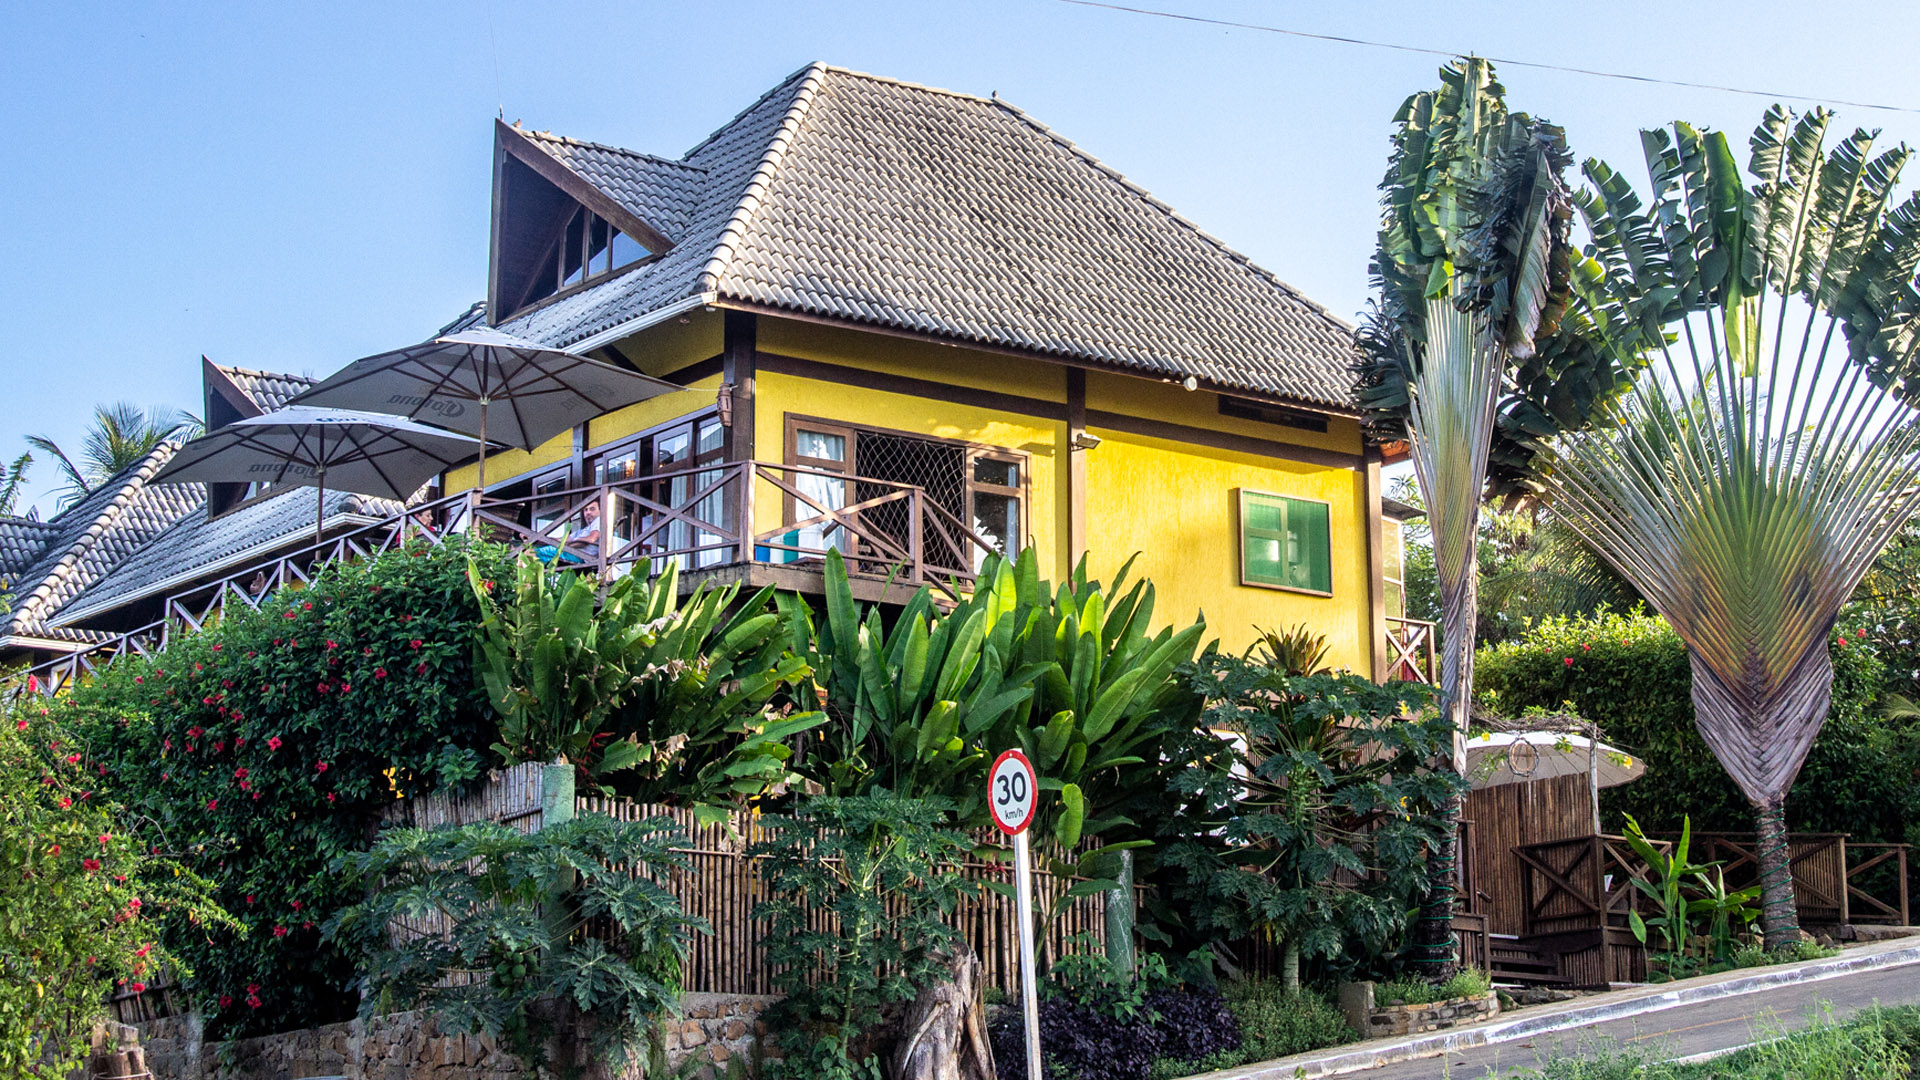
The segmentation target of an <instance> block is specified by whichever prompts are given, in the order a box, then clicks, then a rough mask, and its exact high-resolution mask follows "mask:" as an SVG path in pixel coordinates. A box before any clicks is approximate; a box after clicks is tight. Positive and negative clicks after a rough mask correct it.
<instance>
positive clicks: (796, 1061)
mask: <svg viewBox="0 0 1920 1080" xmlns="http://www.w3.org/2000/svg"><path fill="white" fill-rule="evenodd" d="M952 810H953V807H952V805H951V804H950V803H948V802H946V801H945V800H943V799H907V798H902V797H900V796H898V795H893V794H891V793H888V792H885V791H881V792H877V793H875V794H871V795H856V796H817V797H814V798H811V799H808V800H806V801H805V802H803V803H801V804H800V805H799V806H798V807H797V808H795V809H794V811H793V812H792V813H790V814H785V815H769V816H767V817H766V818H764V819H762V820H763V823H764V824H765V825H766V827H767V828H768V829H769V830H770V832H771V835H770V836H769V837H768V839H766V840H765V841H763V842H761V843H758V844H755V845H754V846H753V847H751V848H749V849H748V854H749V855H752V856H755V857H759V858H762V859H764V860H765V861H764V862H763V863H762V864H761V879H762V880H763V881H764V882H765V883H766V886H767V891H768V893H769V894H771V896H772V899H770V900H768V901H766V902H765V903H763V904H761V905H760V906H759V907H758V908H756V909H755V910H754V913H753V917H754V918H755V919H760V920H765V922H764V925H765V926H766V933H765V936H764V937H763V938H762V939H761V940H762V941H763V942H764V943H765V946H766V953H765V956H766V964H767V965H768V966H769V967H771V968H772V969H773V970H774V972H775V975H774V984H775V986H776V987H777V988H778V989H779V990H780V991H781V992H782V993H784V994H785V995H786V997H785V998H784V999H782V1000H781V1001H780V1002H779V1003H778V1004H776V1005H775V1006H774V1008H773V1010H772V1011H771V1012H770V1013H769V1014H768V1017H767V1020H768V1024H769V1026H770V1027H772V1028H773V1029H774V1030H777V1031H778V1032H779V1040H780V1047H781V1050H782V1051H783V1053H784V1054H785V1058H784V1059H783V1060H782V1062H781V1063H780V1064H779V1065H778V1066H776V1067H775V1071H774V1075H775V1076H779V1077H794V1078H796V1080H799V1078H805V1080H815V1078H820V1080H852V1078H854V1077H867V1076H873V1075H877V1074H878V1071H879V1069H880V1062H881V1060H882V1059H883V1053H884V1051H885V1049H886V1048H885V1047H884V1046H881V1045H879V1043H878V1036H879V1029H880V1027H881V1024H882V1021H883V1020H884V1018H885V1015H884V1014H885V1013H886V1011H887V1010H888V1009H889V1008H890V1007H892V1006H896V1005H898V1004H900V1003H902V1002H907V1001H911V1000H912V999H913V997H914V996H915V995H916V994H917V993H918V992H919V990H920V988H921V987H923V986H927V985H930V984H931V983H933V982H935V981H937V980H941V979H945V978H947V968H946V965H945V964H944V963H943V960H942V955H943V954H944V953H945V952H947V951H948V950H950V949H953V948H955V947H956V946H958V947H964V942H963V939H962V938H961V936H960V933H959V931H957V930H955V929H953V928H952V927H951V926H948V925H947V924H946V922H945V921H944V917H945V916H946V915H948V914H950V913H951V912H952V911H953V910H954V908H955V907H956V906H957V905H958V904H959V902H960V899H961V898H962V897H965V896H971V895H975V894H977V892H978V891H979V887H978V886H977V885H974V884H973V883H971V882H968V881H966V880H965V879H963V878H962V877H961V874H960V870H961V864H962V861H963V860H964V859H965V858H966V856H967V853H968V852H969V851H971V850H972V847H973V844H972V841H971V840H969V839H968V838H967V836H966V834H964V833H961V832H958V831H955V830H953V829H951V828H949V827H948V824H949V821H950V820H951V815H952ZM822 912H829V913H831V918H830V919H828V920H827V924H826V925H825V926H822V925H821V921H820V915H821V913H822Z"/></svg>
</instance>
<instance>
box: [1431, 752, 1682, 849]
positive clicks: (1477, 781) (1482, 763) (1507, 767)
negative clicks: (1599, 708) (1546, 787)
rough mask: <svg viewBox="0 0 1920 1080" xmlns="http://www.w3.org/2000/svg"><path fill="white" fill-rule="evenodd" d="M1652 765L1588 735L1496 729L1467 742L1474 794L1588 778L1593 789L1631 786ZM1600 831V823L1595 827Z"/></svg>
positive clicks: (1468, 770)
mask: <svg viewBox="0 0 1920 1080" xmlns="http://www.w3.org/2000/svg"><path fill="white" fill-rule="evenodd" d="M1646 772H1647V763H1646V761H1645V760H1644V759H1642V758H1636V757H1634V756H1633V755H1631V754H1629V753H1627V752H1626V751H1624V750H1619V749H1616V748H1615V747H1611V746H1608V745H1607V744H1606V743H1597V742H1594V741H1593V740H1592V739H1589V738H1587V737H1586V736H1585V735H1573V734H1566V733H1562V732H1558V731H1496V732H1488V733H1485V734H1481V735H1475V736H1474V737H1472V738H1470V739H1468V740H1467V772H1466V775H1467V776H1468V777H1469V778H1470V780H1471V782H1472V785H1473V788H1474V790H1476V791H1477V790H1479V789H1481V788H1490V787H1499V786H1500V785H1501V784H1521V783H1526V782H1527V781H1530V780H1548V779H1552V778H1553V777H1556V776H1581V775H1584V776H1587V777H1588V778H1589V779H1590V780H1591V782H1592V784H1593V789H1594V791H1596V792H1598V791H1599V790H1600V789H1601V788H1610V787H1619V786H1620V785H1621V784H1627V783H1632V782H1633V781H1635V780H1638V779H1640V777H1642V776H1644V775H1646ZM1595 829H1596V831H1598V823H1597V822H1596V824H1595Z"/></svg>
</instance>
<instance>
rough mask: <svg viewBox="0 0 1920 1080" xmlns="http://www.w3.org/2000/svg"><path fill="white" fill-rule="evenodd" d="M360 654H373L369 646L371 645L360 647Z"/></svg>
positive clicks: (371, 647)
mask: <svg viewBox="0 0 1920 1080" xmlns="http://www.w3.org/2000/svg"><path fill="white" fill-rule="evenodd" d="M360 655H361V656H372V655H373V646H371V645H369V646H367V647H366V648H364V649H361V650H360Z"/></svg>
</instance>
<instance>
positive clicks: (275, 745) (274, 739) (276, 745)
mask: <svg viewBox="0 0 1920 1080" xmlns="http://www.w3.org/2000/svg"><path fill="white" fill-rule="evenodd" d="M267 749H269V750H278V749H280V736H278V735H269V736H267Z"/></svg>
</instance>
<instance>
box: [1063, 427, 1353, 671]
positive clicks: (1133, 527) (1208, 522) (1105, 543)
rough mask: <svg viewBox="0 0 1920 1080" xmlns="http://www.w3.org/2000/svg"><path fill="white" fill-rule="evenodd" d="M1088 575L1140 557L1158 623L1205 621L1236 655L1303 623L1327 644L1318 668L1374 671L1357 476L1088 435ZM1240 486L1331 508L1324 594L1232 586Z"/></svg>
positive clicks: (1110, 434) (1135, 438)
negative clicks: (1092, 441) (1091, 443)
mask: <svg viewBox="0 0 1920 1080" xmlns="http://www.w3.org/2000/svg"><path fill="white" fill-rule="evenodd" d="M1088 430H1089V431H1090V432H1092V433H1093V434H1095V435H1098V436H1100V438H1101V443H1100V445H1099V446H1098V447H1097V448H1095V449H1093V450H1091V451H1088V452H1087V487H1088V490H1089V493H1090V494H1089V496H1088V498H1087V549H1088V559H1087V563H1088V568H1089V570H1090V572H1092V573H1093V574H1095V575H1096V576H1099V577H1103V578H1110V577H1111V576H1112V575H1113V574H1114V573H1115V572H1116V571H1118V570H1119V568H1120V566H1121V564H1123V563H1124V562H1125V561H1126V560H1127V558H1128V557H1129V556H1131V555H1132V554H1133V553H1134V552H1136V551H1137V552H1139V553H1140V557H1139V558H1138V559H1137V560H1136V561H1135V562H1134V564H1133V571H1134V573H1135V574H1138V575H1141V576H1144V577H1146V578H1148V579H1149V580H1151V581H1152V582H1153V584H1154V590H1155V593H1156V601H1157V608H1156V612H1155V614H1156V617H1157V620H1158V621H1160V622H1161V623H1163V624H1164V623H1165V622H1167V621H1169V620H1175V619H1177V620H1180V621H1185V620H1189V619H1191V618H1193V617H1194V615H1195V614H1196V613H1204V614H1205V616H1206V620H1207V633H1208V637H1209V638H1215V637H1217V638H1219V639H1220V644H1221V647H1222V648H1224V649H1228V650H1232V651H1235V652H1238V651H1240V650H1243V649H1245V648H1246V647H1247V646H1248V645H1249V644H1251V643H1252V641H1253V638H1254V632H1255V630H1254V628H1255V627H1256V626H1258V627H1264V628H1267V629H1276V630H1277V629H1285V628H1287V627H1291V626H1293V625H1294V624H1295V623H1301V622H1304V623H1306V624H1307V625H1309V626H1311V627H1313V629H1314V630H1315V631H1317V632H1319V633H1322V634H1325V635H1326V636H1327V642H1328V645H1329V647H1330V651H1329V653H1328V656H1327V662H1328V663H1330V664H1334V665H1339V666H1345V667H1350V668H1353V669H1354V670H1356V671H1359V672H1362V673H1368V672H1371V670H1372V663H1373V659H1372V656H1373V654H1372V651H1371V649H1372V633H1371V631H1370V630H1369V629H1368V628H1369V627H1370V625H1371V619H1372V600H1371V598H1370V595H1369V593H1368V588H1367V576H1368V568H1367V548H1366V522H1367V513H1366V491H1365V483H1364V477H1363V476H1362V474H1360V473H1358V472H1354V471H1352V470H1345V469H1331V468H1325V467H1321V466H1315V465H1304V464H1299V463H1294V462H1285V461H1280V460H1277V459H1275V458H1270V457H1264V456H1256V455H1252V454H1240V453H1234V452H1231V451H1226V450H1215V449H1211V448H1208V447H1200V446H1194V445H1192V444H1188V443H1178V442H1171V441H1167V440H1164V439H1154V438H1148V437H1145V436H1141V435H1132V434H1128V433H1126V432H1122V431H1114V430H1111V429H1105V428H1100V427H1097V426H1089V428H1088ZM1240 488H1247V489H1250V490H1253V491H1264V492H1271V493H1273V494H1278V495H1288V496H1293V497H1295V498H1302V499H1317V500H1321V501H1324V502H1327V503H1329V504H1331V507H1332V512H1331V514H1330V515H1329V518H1330V520H1329V523H1328V531H1329V533H1330V536H1331V540H1332V564H1333V565H1332V569H1333V595H1332V596H1330V597H1327V596H1311V595H1307V594H1304V593H1296V592H1286V591H1282V590H1278V589H1268V588H1260V587H1257V586H1247V585H1242V584H1240V537H1239V520H1240V519H1239V506H1238V503H1237V501H1236V492H1237V490H1238V489H1240Z"/></svg>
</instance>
